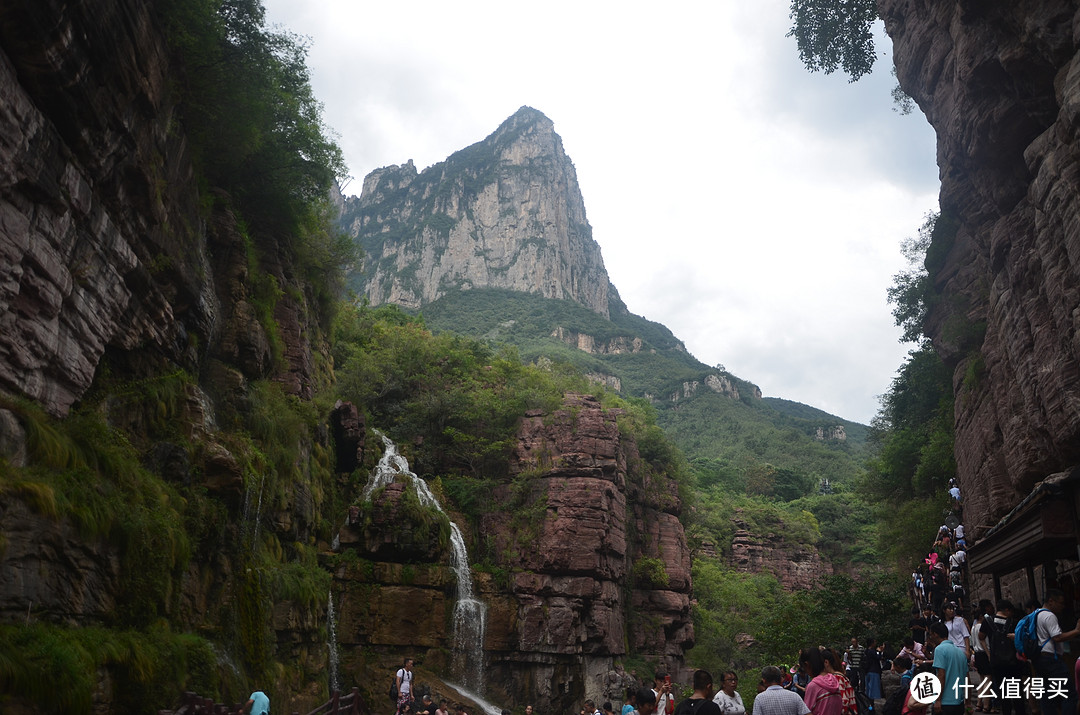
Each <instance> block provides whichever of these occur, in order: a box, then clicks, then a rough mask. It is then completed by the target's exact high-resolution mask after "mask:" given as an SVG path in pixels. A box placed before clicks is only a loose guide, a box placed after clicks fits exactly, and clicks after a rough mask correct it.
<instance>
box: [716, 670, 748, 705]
mask: <svg viewBox="0 0 1080 715" xmlns="http://www.w3.org/2000/svg"><path fill="white" fill-rule="evenodd" d="M737 687H739V676H737V675H735V671H734V670H729V671H727V672H726V673H724V674H723V675H721V676H720V690H718V691H716V695H714V696H713V702H714V703H716V704H717V705H718V706H720V712H722V713H723V714H724V715H746V706H745V705H743V701H742V696H741V695H739V691H738V690H736V689H735V688H737Z"/></svg>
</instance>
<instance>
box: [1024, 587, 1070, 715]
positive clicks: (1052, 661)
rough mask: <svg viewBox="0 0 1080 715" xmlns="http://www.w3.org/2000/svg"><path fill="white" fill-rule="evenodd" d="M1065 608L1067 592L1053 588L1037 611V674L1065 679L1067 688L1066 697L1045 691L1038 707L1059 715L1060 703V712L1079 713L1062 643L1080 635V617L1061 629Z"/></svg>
mask: <svg viewBox="0 0 1080 715" xmlns="http://www.w3.org/2000/svg"><path fill="white" fill-rule="evenodd" d="M1064 611H1065V594H1064V593H1062V592H1061V591H1060V590H1058V589H1056V588H1050V589H1047V590H1046V598H1045V599H1044V603H1043V608H1041V609H1040V610H1038V611H1036V612H1035V640H1036V641H1037V642H1038V643H1040V644H1041V645H1040V646H1039V652H1038V655H1037V657H1036V658H1035V662H1034V665H1035V675H1037V676H1039V677H1041V678H1042V679H1043V682H1045V683H1049V679H1050V678H1055V679H1063V680H1064V681H1065V688H1064V689H1065V691H1066V695H1065V697H1064V698H1061V697H1057V698H1051V697H1049V695H1044V696H1043V697H1042V698H1040V699H1039V709H1040V710H1042V713H1043V715H1057V713H1058V712H1059V707H1060V713H1061V715H1074V714H1075V713H1076V685H1075V684H1074V683H1073V679H1072V673H1070V672H1069V669H1068V667H1066V665H1065V661H1064V660H1063V659H1062V655H1063V651H1064V648H1063V646H1062V644H1063V643H1064V642H1065V641H1068V640H1072V639H1073V638H1076V637H1077V636H1080V620H1078V621H1077V622H1076V627H1075V628H1073V629H1072V630H1071V631H1065V632H1062V630H1061V624H1060V622H1059V621H1058V618H1060V617H1061V614H1062V613H1064ZM1025 651H1026V649H1025Z"/></svg>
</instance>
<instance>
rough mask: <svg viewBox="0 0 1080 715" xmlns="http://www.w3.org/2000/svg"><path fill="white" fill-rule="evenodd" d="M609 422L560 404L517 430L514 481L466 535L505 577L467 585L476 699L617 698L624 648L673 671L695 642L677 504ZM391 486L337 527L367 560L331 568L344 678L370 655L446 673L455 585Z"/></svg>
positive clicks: (602, 415)
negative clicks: (476, 633) (481, 544)
mask: <svg viewBox="0 0 1080 715" xmlns="http://www.w3.org/2000/svg"><path fill="white" fill-rule="evenodd" d="M617 417H618V411H617V410H605V409H603V408H602V407H601V406H600V404H599V403H598V402H597V401H596V400H595V399H594V398H592V397H587V396H582V395H568V396H567V402H566V406H565V408H564V409H562V410H558V411H556V412H554V413H552V414H540V413H534V414H531V415H530V416H528V417H526V419H525V420H524V421H523V423H522V425H521V428H520V431H519V433H518V438H517V446H516V447H515V449H514V452H513V456H512V458H511V472H512V475H513V476H512V477H511V479H510V481H508V482H505V483H502V484H500V485H498V486H497V487H496V488H495V490H494V492H493V493H492V495H491V497H492V498H491V500H490V502H489V503H490V508H488V509H486V510H485V513H484V514H483V515H482V516H481V519H480V522H479V523H478V524H477V526H478V529H477V532H478V533H479V534H480V535H481V537H482V538H483V539H489V540H492V543H491V544H489V545H488V551H489V552H491V553H493V554H494V555H495V558H496V560H497V562H498V570H500V571H501V572H502V573H503V574H505V576H503V577H501V578H495V577H494V576H493V575H491V574H487V573H479V574H477V584H476V585H477V590H478V592H479V594H480V597H481V598H482V600H483V601H484V602H485V603H486V604H487V609H488V611H487V613H488V616H487V624H488V625H487V631H486V636H485V639H484V652H485V663H486V667H487V685H488V695H487V697H488V698H489V699H492V700H495V701H497V702H506V703H512V702H516V703H519V704H520V703H523V702H532V703H534V704H535V705H536V706H537V708H538V709H539V710H541V711H545V712H561V711H565V710H567V709H568V708H571V707H576V706H577V705H578V704H580V702H581V700H582V699H583V698H586V697H593V698H598V697H601V696H603V697H605V698H611V697H619V695H617V694H611V693H608V690H609V687H608V686H609V684H610V683H609V680H610V678H611V676H612V674H613V673H616V670H615V669H614V665H613V664H614V660H615V659H617V658H620V657H622V656H624V655H626V654H627V653H628V650H632V651H633V652H635V653H637V654H639V655H642V656H645V657H646V658H650V659H655V660H657V661H659V662H663V663H665V664H667V665H668V666H669V667H670V668H672V669H673V670H674V671H676V672H681V670H680V669H681V668H682V665H683V652H684V651H685V649H687V648H689V647H690V646H692V645H693V641H694V633H693V624H692V622H691V618H690V602H689V593H690V552H689V549H688V547H687V544H686V537H685V534H684V532H683V528H682V525H681V524H680V522H679V520H678V515H679V512H680V510H681V504H680V502H679V499H678V497H677V495H676V489H675V485H674V483H673V482H672V481H671V480H670V479H669V478H668V477H667V476H666V475H663V474H651V473H649V470H648V468H647V467H646V466H645V465H644V464H643V463H642V460H641V458H640V456H639V455H638V451H637V447H636V444H635V442H634V440H633V438H632V437H630V436H628V435H626V434H624V433H623V432H622V431H621V430H620V428H619V426H618V425H617V423H616V419H617ZM403 489H404V485H403V484H402V483H400V482H399V483H394V484H391V485H389V486H388V487H387V488H386V489H385V490H384V491H383V492H381V494H380V496H379V503H377V504H375V505H374V508H373V509H372V511H371V513H372V515H373V516H372V517H371V518H370V519H369V520H368V521H367V522H365V526H364V527H363V528H362V529H361V528H360V527H356V526H352V525H350V524H346V526H345V527H344V528H343V529H342V531H341V548H342V549H343V550H345V551H346V552H347V551H348V550H350V549H351V550H355V551H356V553H357V554H358V555H359V556H361V557H362V558H363V559H365V560H364V561H361V562H360V563H359V564H358V565H350V562H349V560H348V559H344V560H343V565H342V566H341V567H339V569H338V571H337V573H336V576H337V581H336V584H337V585H336V586H335V588H336V589H337V590H339V592H340V594H341V597H340V614H341V616H340V618H341V620H340V625H339V629H338V633H339V634H340V635H339V637H340V638H341V642H342V645H343V653H345V662H344V664H343V668H344V669H345V671H346V672H355V673H366V672H367V671H366V668H368V667H370V665H368V663H369V662H370V660H371V655H372V654H378V656H379V657H380V658H381V659H382V661H383V663H382V665H385V666H386V667H387V668H389V667H390V666H391V665H392V664H393V662H394V661H395V657H396V656H399V655H403V654H408V655H419V657H420V659H421V661H423V662H424V664H425V667H428V668H429V669H431V670H435V671H440V670H445V667H446V652H447V651H446V649H447V645H448V639H449V636H450V633H449V627H450V620H451V619H450V618H449V613H450V612H451V611H452V609H453V597H454V596H453V594H454V591H453V575H452V574H451V573H450V571H449V569H448V568H447V566H446V563H447V562H448V557H447V554H445V553H442V552H440V551H439V549H438V547H437V546H436V545H434V544H433V542H432V541H431V540H430V538H428V537H422V538H417V535H416V532H415V527H414V526H412V525H410V523H409V520H408V519H403V518H401V517H400V515H399V510H400V509H401V506H400V505H401V504H402V503H403V502H402V490H403ZM458 523H459V524H462V523H463V522H462V520H461V519H460V518H459V519H458ZM469 548H470V554H473V553H475V551H474V549H475V548H476V545H475V544H474V545H471V546H470V547H469ZM474 558H475V557H474ZM403 560H407V561H408V562H409V564H410V565H408V566H402V564H401V563H400V562H401V561H403ZM643 560H644V561H643ZM642 564H655V565H656V566H658V567H659V571H657V570H655V569H643V568H642V566H641V565H642ZM408 649H411V650H408ZM425 649H426V651H425ZM362 654H363V655H362ZM365 659H366V660H365ZM368 679H369V678H367V677H360V678H359V682H365V681H366V680H368ZM617 679H618V678H616V680H617Z"/></svg>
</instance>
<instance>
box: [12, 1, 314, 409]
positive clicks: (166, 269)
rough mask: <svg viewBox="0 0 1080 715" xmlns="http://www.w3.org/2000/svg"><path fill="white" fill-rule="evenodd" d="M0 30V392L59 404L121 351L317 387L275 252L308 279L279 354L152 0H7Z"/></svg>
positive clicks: (275, 266) (274, 264) (300, 314)
mask: <svg viewBox="0 0 1080 715" xmlns="http://www.w3.org/2000/svg"><path fill="white" fill-rule="evenodd" d="M0 40H2V48H3V55H2V57H0V105H2V106H3V107H4V109H3V111H0V389H4V390H8V391H11V392H14V393H17V394H21V395H24V396H26V397H29V398H31V399H34V400H35V401H37V402H39V403H40V404H41V405H42V406H44V407H45V408H46V409H47V410H48V411H50V412H52V413H53V414H57V415H60V414H64V413H66V412H67V410H68V409H69V408H70V407H71V405H72V404H73V403H74V402H75V401H77V400H78V399H79V398H80V397H81V396H82V394H83V393H84V392H85V391H86V389H87V387H89V385H90V383H91V381H92V380H93V378H94V374H95V372H96V370H97V368H98V364H99V362H100V360H101V358H102V356H103V355H104V354H105V353H106V351H109V352H111V353H114V354H116V355H118V356H122V358H121V359H124V360H127V359H128V358H130V360H129V362H131V363H144V364H145V362H146V360H147V358H146V356H147V355H152V356H153V358H152V359H154V360H158V359H161V360H164V361H167V362H169V363H172V364H173V365H175V366H177V367H182V368H184V369H186V370H188V371H190V372H192V373H196V372H198V371H199V370H200V369H201V367H202V366H203V365H205V363H206V359H207V358H208V357H214V358H219V357H220V358H222V359H223V360H225V361H226V362H227V363H230V364H231V365H233V366H235V367H238V368H239V369H240V370H241V371H242V372H243V373H244V375H245V376H246V377H268V376H271V375H275V376H277V377H278V378H280V379H281V380H282V381H283V382H284V383H286V384H287V385H288V386H289V389H290V391H291V392H293V393H294V394H301V395H308V396H309V395H310V393H311V379H310V373H311V347H310V344H309V342H308V336H309V335H311V334H312V331H311V330H308V329H306V327H305V323H306V321H307V318H306V315H305V309H304V306H303V305H302V301H298V300H297V299H296V298H295V296H296V295H302V294H303V293H304V289H303V286H302V285H297V283H296V282H295V280H293V279H292V277H291V276H289V275H288V268H287V261H285V260H283V259H281V258H280V257H278V256H275V255H273V252H272V251H270V252H268V255H267V256H266V259H267V261H266V263H267V265H264V266H262V268H263V269H264V270H267V271H268V272H270V273H272V274H275V278H276V280H277V282H278V285H279V286H280V287H285V286H290V285H291V286H293V287H296V288H297V290H296V291H293V292H292V294H290V295H286V296H284V297H283V298H282V300H280V301H279V302H278V304H277V306H276V308H275V313H276V315H275V318H276V319H277V320H278V321H279V322H280V323H281V329H282V330H281V332H282V336H281V338H282V341H283V343H284V355H283V357H284V359H285V362H286V363H287V364H286V366H284V367H281V366H277V365H274V364H273V360H272V359H271V358H272V355H271V349H270V344H269V341H268V337H267V335H266V333H265V330H264V329H263V327H261V326H260V325H259V321H258V320H257V319H256V315H255V311H254V309H253V308H252V305H251V300H250V297H249V290H248V281H247V279H248V263H247V256H246V255H245V250H244V244H243V239H242V238H241V237H240V236H239V233H238V232H237V231H236V226H235V220H234V219H233V218H232V216H231V214H230V213H229V212H228V210H227V208H221V209H219V211H218V212H217V213H216V214H214V215H213V216H212V217H211V220H210V221H209V222H207V221H206V220H205V219H204V218H203V216H204V214H203V212H202V211H200V200H201V199H200V195H199V193H198V191H197V189H196V181H195V175H194V172H193V170H192V165H191V161H190V157H189V156H188V151H187V144H186V141H185V139H184V136H183V135H182V133H178V132H177V131H176V129H175V127H176V122H177V117H176V116H175V111H176V109H175V106H174V104H173V98H172V97H171V96H170V79H169V72H170V70H171V68H170V65H169V57H168V49H167V47H166V44H165V42H164V40H163V38H162V36H161V34H160V32H159V29H158V28H157V27H156V26H155V24H154V21H153V18H152V14H151V12H150V11H149V9H148V8H147V7H145V6H144V5H143V4H140V3H137V2H129V1H127V0H110V1H109V2H103V3H74V4H72V3H64V2H59V1H58V0H57V1H53V0H44V1H43V2H35V3H7V4H5V5H4V7H3V8H0ZM219 206H227V197H226V198H225V199H224V200H223V201H222V202H219Z"/></svg>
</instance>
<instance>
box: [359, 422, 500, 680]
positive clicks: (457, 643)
mask: <svg viewBox="0 0 1080 715" xmlns="http://www.w3.org/2000/svg"><path fill="white" fill-rule="evenodd" d="M376 434H377V435H379V437H381V438H382V441H383V446H384V447H385V451H384V452H383V456H382V458H381V459H380V460H379V463H378V464H377V465H376V466H375V469H374V471H373V472H372V473H371V478H370V479H369V480H368V483H367V485H366V486H365V487H364V497H363V498H364V499H365V500H367V499H370V498H371V494H372V492H374V491H375V490H376V489H378V488H380V487H384V486H386V485H387V484H390V483H392V482H393V481H394V479H395V478H396V477H397V475H399V474H402V475H405V476H406V477H408V478H409V481H410V483H411V484H412V485H413V487H415V488H416V494H417V497H418V498H419V500H420V504H421V505H422V506H425V507H432V508H434V509H436V510H438V512H439V513H440V514H445V513H446V512H444V511H443V508H442V505H440V504H439V501H438V500H437V499H436V498H435V495H434V494H432V493H431V489H430V488H428V485H427V482H425V481H424V480H423V479H421V478H420V477H418V476H416V474H414V473H413V472H412V470H410V469H409V463H408V461H406V459H405V458H404V457H402V456H401V454H399V453H398V450H397V445H396V444H394V442H393V441H392V440H391V439H390V438H389V437H387V436H386V435H384V434H382V433H381V432H378V431H376ZM450 547H451V551H450V568H451V569H453V571H454V575H455V576H456V577H457V600H456V602H455V604H454V620H453V631H452V635H451V641H452V642H451V647H452V651H453V670H454V672H455V674H456V675H457V677H459V678H460V679H461V684H462V685H463V686H464V687H466V688H468V689H469V690H472V691H474V692H477V693H481V694H482V693H483V692H484V628H485V626H486V621H487V605H486V604H484V602H483V601H480V600H479V599H477V598H476V597H475V596H473V582H472V571H471V570H470V568H469V554H468V552H467V551H466V550H465V539H464V538H462V536H461V529H459V528H458V526H457V524H455V523H454V522H453V520H451V521H450Z"/></svg>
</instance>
